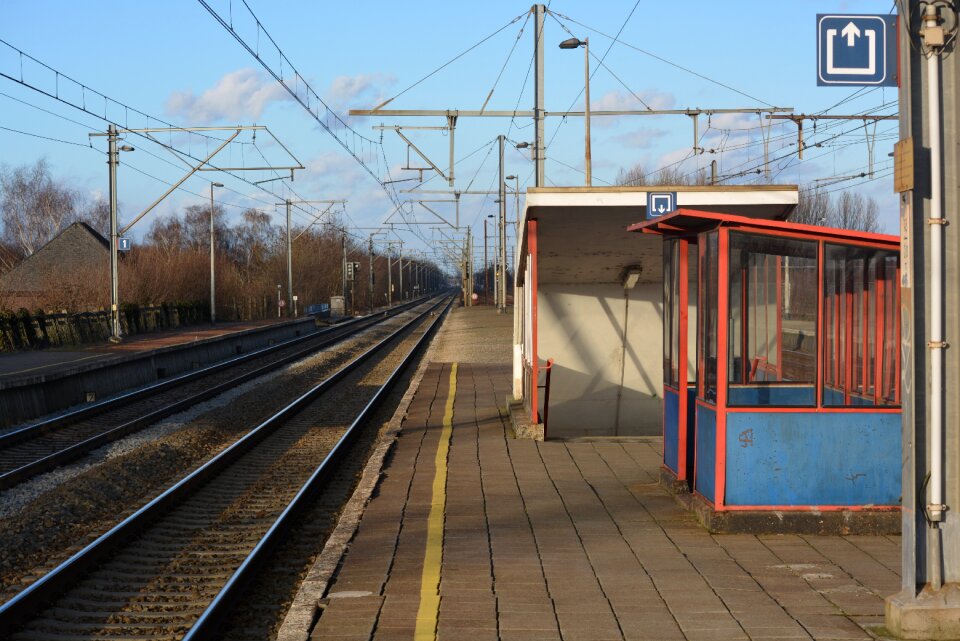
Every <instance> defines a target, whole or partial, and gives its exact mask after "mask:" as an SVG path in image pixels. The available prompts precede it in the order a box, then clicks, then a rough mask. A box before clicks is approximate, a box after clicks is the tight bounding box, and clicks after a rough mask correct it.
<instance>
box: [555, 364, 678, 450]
mask: <svg viewBox="0 0 960 641" xmlns="http://www.w3.org/2000/svg"><path fill="white" fill-rule="evenodd" d="M557 381H563V386H564V388H567V389H586V388H587V387H590V386H592V387H593V390H594V391H593V392H591V393H590V394H584V395H583V396H579V397H575V398H568V399H566V400H559V399H558V400H554V395H553V393H552V392H551V396H550V415H549V420H550V424H549V425H548V426H547V427H548V434H547V436H548V437H549V438H576V437H579V436H660V435H661V434H662V433H663V421H662V417H663V410H662V404H663V399H661V398H660V397H658V396H651V395H650V394H644V393H643V392H641V391H639V390H636V389H629V388H626V387H624V389H623V392H622V395H621V396H620V416H619V425H616V422H617V420H618V419H617V410H616V404H617V388H618V386H616V385H603V386H599V387H598V386H597V385H596V380H595V379H594V377H591V376H590V375H588V374H583V373H581V372H577V371H574V370H571V369H568V368H565V367H560V366H558V365H556V364H555V365H554V366H553V384H554V385H556V384H557Z"/></svg>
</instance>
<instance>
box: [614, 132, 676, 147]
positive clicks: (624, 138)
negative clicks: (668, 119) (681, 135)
mask: <svg viewBox="0 0 960 641" xmlns="http://www.w3.org/2000/svg"><path fill="white" fill-rule="evenodd" d="M669 133H670V132H669V131H667V130H666V129H638V130H636V131H631V132H628V133H625V134H623V135H620V136H616V137H614V138H613V139H612V140H613V141H614V142H615V143H616V144H617V145H619V146H621V147H629V148H632V149H649V148H650V147H653V146H654V145H655V144H656V142H657V141H658V140H660V139H661V138H663V137H664V136H667V135H668V134H669Z"/></svg>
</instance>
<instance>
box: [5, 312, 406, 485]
mask: <svg viewBox="0 0 960 641" xmlns="http://www.w3.org/2000/svg"><path fill="white" fill-rule="evenodd" d="M421 302H422V301H420V300H418V301H411V302H410V303H406V304H404V305H399V306H397V307H394V308H392V309H390V310H387V311H386V312H378V313H376V314H373V315H367V316H363V317H361V318H358V319H355V320H351V321H347V322H346V323H341V324H339V325H336V326H334V327H331V328H328V329H325V330H321V331H319V332H312V333H310V334H307V335H305V336H300V337H297V338H294V339H291V340H288V341H284V342H282V343H278V344H276V345H271V346H269V347H264V348H261V349H259V350H256V351H253V352H250V353H248V354H244V355H242V356H236V357H234V358H230V359H227V360H226V361H221V362H219V363H216V364H214V365H211V366H209V367H206V368H203V369H201V370H196V371H193V372H189V373H187V374H183V375H180V376H177V377H174V378H171V379H168V380H165V381H163V382H161V383H155V384H153V385H150V386H148V387H146V388H141V389H138V390H135V391H133V392H129V393H127V394H124V395H121V396H118V397H115V398H111V399H108V400H106V401H102V402H101V403H99V404H97V407H84V408H81V409H79V410H76V411H75V412H72V413H70V414H69V415H62V416H58V417H55V418H53V419H50V420H49V421H44V422H41V423H37V424H35V425H31V426H28V427H25V428H22V429H20V430H17V431H16V432H11V433H10V434H9V435H5V437H9V438H0V450H2V449H7V448H9V447H12V446H14V445H17V444H20V443H23V442H26V441H29V440H30V439H33V438H38V437H40V436H43V435H45V434H47V433H49V432H51V431H52V430H54V429H56V428H58V427H65V426H67V425H70V424H73V423H76V422H79V421H81V420H85V419H88V418H91V417H93V416H96V415H98V414H102V413H104V412H107V411H110V410H113V409H117V408H120V407H123V406H125V405H129V404H131V403H133V402H135V401H138V400H142V399H144V398H147V397H149V396H152V395H154V394H158V393H160V392H164V391H167V390H168V389H171V388H173V387H177V386H179V385H183V384H185V383H188V382H192V381H194V380H197V379H199V378H203V377H205V376H209V375H211V374H215V373H217V372H219V371H221V370H224V369H228V368H229V367H233V366H235V365H239V364H242V363H246V362H248V361H251V360H254V359H256V358H259V357H262V356H264V355H266V354H269V353H270V352H275V351H279V350H280V349H286V348H289V347H291V346H294V345H296V344H299V343H305V342H311V343H312V344H311V345H309V346H308V347H305V348H304V349H301V350H298V351H296V352H294V353H292V354H289V355H287V356H285V357H283V358H281V359H278V360H276V361H273V362H271V363H267V364H265V365H263V366H261V367H258V368H256V369H254V370H251V371H249V372H246V373H244V374H241V375H240V376H237V377H234V378H232V379H230V380H228V381H224V382H223V383H220V384H218V385H215V386H213V387H211V388H209V389H206V390H203V391H202V392H198V393H196V394H193V395H191V396H188V397H186V398H183V399H180V400H179V401H177V402H175V403H172V404H170V405H167V406H165V407H162V408H159V409H157V410H154V411H152V412H148V413H146V414H143V415H141V416H139V417H137V418H135V419H132V420H130V421H126V422H125V423H122V424H120V425H117V426H115V427H113V428H110V429H108V430H105V431H103V432H101V433H99V434H97V435H95V436H91V437H89V438H87V439H84V440H82V441H79V442H77V443H74V444H73V445H71V446H68V447H66V448H64V449H61V450H58V451H57V452H54V453H52V454H49V455H47V456H44V457H42V458H39V459H36V460H34V461H32V462H31V463H27V464H25V465H22V466H20V467H18V468H15V469H12V470H9V471H7V472H5V473H3V474H0V490H4V489H8V488H10V487H13V486H15V485H17V484H19V483H22V482H24V481H25V480H27V479H29V478H32V477H34V476H37V475H39V474H43V473H44V472H48V471H50V470H52V469H54V468H56V467H58V466H60V465H63V464H65V463H68V462H70V461H72V460H75V459H77V458H79V457H81V456H83V455H84V454H87V453H89V452H91V451H93V450H95V449H97V448H98V447H101V446H103V445H105V444H107V443H111V442H113V441H115V440H117V439H120V438H123V437H124V436H126V435H128V434H130V433H132V432H135V431H137V430H139V429H142V428H144V427H146V426H148V425H151V424H153V423H155V422H157V421H159V420H160V419H163V418H165V417H167V416H171V415H173V414H176V413H177V412H181V411H183V410H185V409H187V408H188V407H191V406H193V405H196V404H198V403H201V402H203V401H205V400H207V399H209V398H212V397H214V396H216V395H218V394H221V393H223V392H225V391H227V390H229V389H231V388H233V387H236V386H237V385H240V384H242V383H245V382H246V381H249V380H251V379H253V378H256V377H258V376H262V375H263V374H266V373H268V372H270V371H272V370H274V369H277V368H279V367H282V366H284V365H286V364H288V363H291V362H293V361H296V360H298V359H301V358H304V357H306V356H307V355H309V354H311V353H313V352H315V351H317V350H320V349H323V348H324V347H328V346H330V345H333V344H336V343H338V342H340V341H342V340H344V339H346V338H349V337H350V336H353V335H354V334H356V333H357V332H360V331H362V330H363V329H366V328H368V327H371V326H372V325H375V324H377V323H380V322H381V321H383V320H384V319H385V318H389V317H390V316H392V315H395V314H398V313H400V312H403V311H406V310H407V309H409V308H410V307H412V306H415V305H417V304H419V303H421ZM344 328H348V329H349V330H350V331H347V332H345V333H343V332H341V330H343V329H344ZM329 334H333V335H332V336H329V337H327V338H324V337H325V336H328V335H329ZM318 338H320V339H321V340H320V341H319V342H313V341H316V339H318ZM61 421H62V422H61Z"/></svg>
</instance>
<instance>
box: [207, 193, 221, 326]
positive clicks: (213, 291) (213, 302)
mask: <svg viewBox="0 0 960 641" xmlns="http://www.w3.org/2000/svg"><path fill="white" fill-rule="evenodd" d="M214 187H223V183H210V322H211V323H216V322H217V285H216V281H215V280H214V273H215V272H214V261H213V240H214V239H213V188H214Z"/></svg>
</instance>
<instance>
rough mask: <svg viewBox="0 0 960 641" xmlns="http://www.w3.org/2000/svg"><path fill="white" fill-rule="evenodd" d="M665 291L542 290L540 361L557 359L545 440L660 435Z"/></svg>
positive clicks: (645, 286)
mask: <svg viewBox="0 0 960 641" xmlns="http://www.w3.org/2000/svg"><path fill="white" fill-rule="evenodd" d="M662 287H663V286H662V284H660V283H643V282H641V283H638V284H637V286H636V287H634V288H633V289H630V290H624V289H623V287H622V286H621V285H619V284H602V285H598V284H587V285H562V284H541V285H540V288H539V296H538V319H539V331H538V338H539V356H540V362H541V363H545V362H546V360H547V359H548V358H553V359H554V361H555V364H554V369H553V375H552V381H551V389H550V413H549V423H548V426H547V427H548V437H550V438H563V437H575V436H640V435H660V434H661V402H662V399H661V396H662V393H663V314H662V305H661V298H662V296H663V289H662ZM624 328H626V349H624ZM541 398H542V397H541Z"/></svg>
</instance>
